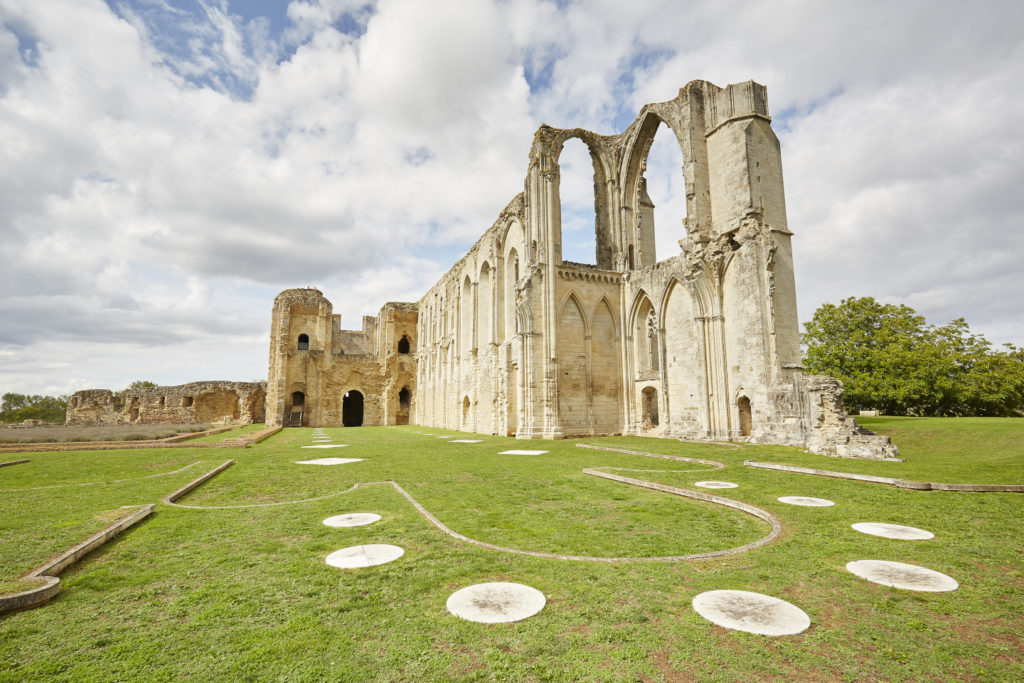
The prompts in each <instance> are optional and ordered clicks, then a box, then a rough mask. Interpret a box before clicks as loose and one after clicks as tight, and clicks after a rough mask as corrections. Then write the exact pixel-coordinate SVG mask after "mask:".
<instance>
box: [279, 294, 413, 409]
mask: <svg viewBox="0 0 1024 683" xmlns="http://www.w3.org/2000/svg"><path fill="white" fill-rule="evenodd" d="M416 319H417V306H416V304H414V303H405V302H388V303H386V304H384V306H383V307H382V308H381V309H380V312H379V313H378V315H377V316H376V317H374V316H363V318H362V330H344V329H342V328H341V316H340V315H335V314H334V313H333V306H332V305H331V302H330V301H328V300H327V299H326V298H324V296H323V293H322V292H321V291H320V290H318V289H312V288H309V289H289V290H285V291H284V292H281V293H280V294H279V295H278V296H277V297H276V298H275V300H274V309H273V312H272V314H271V332H270V366H269V374H268V378H269V379H268V398H267V406H268V409H267V410H268V412H267V424H268V425H269V426H277V425H294V426H299V425H300V424H301V426H345V425H346V424H347V425H348V426H354V425H355V424H357V423H358V424H359V425H368V426H369V425H391V424H409V422H410V415H411V412H412V410H411V408H412V405H413V401H414V399H413V398H412V397H414V396H415V391H416V372H415V360H414V355H413V354H415V352H416ZM403 339H404V340H405V342H406V343H407V344H408V348H407V349H405V350H404V352H402V351H399V346H400V345H401V341H402V340H403ZM300 340H304V341H300ZM303 346H305V348H303ZM403 348H404V347H403ZM403 391H405V392H406V393H405V394H404V396H406V397H407V398H408V399H409V400H407V401H406V402H405V403H404V404H403V402H402V400H401V396H402V395H403V394H402V392H403ZM356 395H358V396H361V397H362V398H361V404H360V405H361V409H360V410H359V411H355V410H354V409H353V408H352V407H351V405H350V408H349V410H348V411H346V407H345V406H346V402H352V401H353V400H354V397H355V396H356ZM357 412H358V414H357ZM296 419H297V421H294V420H296ZM293 421H294V422H293Z"/></svg>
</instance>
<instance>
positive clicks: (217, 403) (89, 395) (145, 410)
mask: <svg viewBox="0 0 1024 683" xmlns="http://www.w3.org/2000/svg"><path fill="white" fill-rule="evenodd" d="M266 398H267V383H266V382H191V383H189V384H182V385H179V386H173V387H150V388H147V389H136V390H129V391H125V392H123V393H118V394H115V393H114V392H112V391H109V390H107V389H86V390H84V391H76V392H75V393H74V394H72V396H71V399H70V400H69V401H68V410H67V420H66V422H65V424H67V425H68V426H84V425H117V424H161V423H164V424H226V423H232V424H252V423H254V422H264V421H265V418H266Z"/></svg>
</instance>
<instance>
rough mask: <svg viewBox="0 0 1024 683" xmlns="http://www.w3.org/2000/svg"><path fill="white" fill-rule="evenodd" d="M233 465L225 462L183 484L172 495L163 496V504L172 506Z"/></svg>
mask: <svg viewBox="0 0 1024 683" xmlns="http://www.w3.org/2000/svg"><path fill="white" fill-rule="evenodd" d="M234 464H235V461H234V460H228V461H227V462H224V463H222V464H220V465H218V466H217V467H215V468H213V469H212V470H210V471H209V472H207V473H206V474H204V475H202V476H201V477H199V478H197V479H193V480H192V481H190V482H189V483H187V484H185V485H184V486H182V487H181V488H180V489H178V490H177V491H175V492H174V493H171V494H168V495H166V496H164V499H163V502H165V503H167V504H168V505H170V504H173V503H174V501H176V500H178V499H179V498H181V497H182V496H184V495H185V494H186V493H189V492H190V491H192V490H193V489H195V488H197V487H199V486H200V485H201V484H204V483H206V481H207V480H209V479H212V478H213V477H215V476H217V475H218V474H220V473H221V472H223V471H224V470H226V469H227V468H229V467H231V466H232V465H234Z"/></svg>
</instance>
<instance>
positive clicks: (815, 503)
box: [778, 496, 835, 508]
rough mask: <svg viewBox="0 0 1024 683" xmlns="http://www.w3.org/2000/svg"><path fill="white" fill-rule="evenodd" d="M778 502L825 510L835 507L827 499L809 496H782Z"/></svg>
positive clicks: (833, 502)
mask: <svg viewBox="0 0 1024 683" xmlns="http://www.w3.org/2000/svg"><path fill="white" fill-rule="evenodd" d="M778 500H779V502H780V503H786V504H788V505H802V506H803V507H807V508H827V507H832V506H833V505H835V501H831V500H829V499H828V498H812V497H810V496H782V497H781V498H779V499H778Z"/></svg>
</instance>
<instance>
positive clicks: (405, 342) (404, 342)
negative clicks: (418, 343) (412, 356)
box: [398, 335, 409, 353]
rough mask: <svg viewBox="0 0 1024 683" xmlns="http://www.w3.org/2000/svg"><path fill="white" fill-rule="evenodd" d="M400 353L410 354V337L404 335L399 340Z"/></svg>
mask: <svg viewBox="0 0 1024 683" xmlns="http://www.w3.org/2000/svg"><path fill="white" fill-rule="evenodd" d="M398 352H399V353H409V338H408V337H406V336H404V335H403V336H402V338H401V339H399V340H398Z"/></svg>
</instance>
